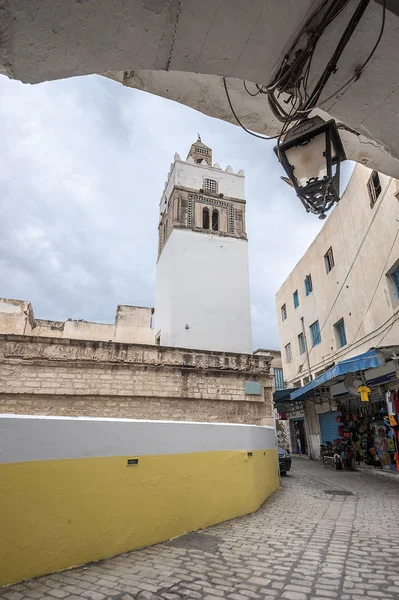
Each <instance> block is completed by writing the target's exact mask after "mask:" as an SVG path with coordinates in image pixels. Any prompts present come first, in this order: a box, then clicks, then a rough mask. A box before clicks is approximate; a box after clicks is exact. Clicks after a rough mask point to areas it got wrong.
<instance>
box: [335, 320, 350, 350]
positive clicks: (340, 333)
mask: <svg viewBox="0 0 399 600" xmlns="http://www.w3.org/2000/svg"><path fill="white" fill-rule="evenodd" d="M334 327H335V331H336V333H337V340H338V345H339V347H340V348H342V346H346V344H347V341H346V332H345V323H344V320H343V319H342V320H341V321H339V322H338V323H337V324H336V325H334Z"/></svg>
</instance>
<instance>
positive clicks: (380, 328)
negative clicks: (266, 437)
mask: <svg viewBox="0 0 399 600" xmlns="http://www.w3.org/2000/svg"><path fill="white" fill-rule="evenodd" d="M398 200H399V182H398V181H397V180H395V179H393V178H392V177H388V176H385V175H382V174H379V173H377V172H376V171H371V170H370V169H367V168H366V167H363V166H361V165H357V166H356V167H355V170H354V172H353V175H352V177H351V180H350V182H349V184H348V187H347V189H346V191H345V193H344V194H343V196H342V198H341V200H340V202H339V204H338V205H337V206H336V208H335V209H334V211H333V212H332V213H331V215H330V216H329V218H328V220H327V222H326V223H325V225H324V227H323V229H322V230H321V231H320V233H319V234H318V236H317V237H316V238H315V240H314V241H313V242H312V244H311V245H310V247H309V248H308V250H307V251H306V253H305V254H304V256H303V257H302V258H301V259H300V261H299V262H298V264H297V265H296V267H295V268H294V270H293V271H292V272H291V273H290V275H289V277H288V278H287V279H286V281H285V282H284V283H283V285H282V286H281V288H280V289H279V291H278V292H277V295H276V303H277V313H278V321H279V330H280V343H281V350H282V362H283V370H284V377H285V380H286V382H285V383H286V387H288V388H292V387H293V388H297V387H298V388H301V389H299V390H297V391H296V392H292V391H291V393H290V390H289V389H288V390H287V398H286V399H285V400H284V399H282V402H280V403H279V404H278V408H279V410H280V411H283V412H288V413H289V422H290V425H291V427H290V431H291V444H292V447H293V449H294V450H296V451H299V452H303V453H305V454H309V455H310V456H311V457H313V458H317V457H318V456H319V445H320V444H321V443H322V442H326V441H332V440H334V439H336V438H338V437H339V433H338V432H339V422H338V416H339V415H340V414H341V413H340V410H341V411H343V412H344V413H345V414H350V412H351V411H350V409H349V408H348V406H351V407H352V410H353V411H360V414H361V411H362V406H361V405H362V402H361V401H360V395H359V393H358V391H357V390H358V386H359V384H364V383H366V385H367V386H369V387H370V389H371V397H372V402H370V408H368V410H373V409H374V407H375V406H376V404H375V403H378V402H380V406H384V393H385V391H387V390H393V389H394V390H396V389H397V388H398V385H399V380H398V379H397V377H398V374H399V368H398V367H399V363H398V361H396V360H395V357H396V355H397V354H398V342H399V202H398ZM369 351H370V352H369ZM365 353H367V354H365ZM354 357H356V359H355V358H354ZM351 358H354V360H353V361H351V363H349V364H348V363H346V364H345V363H343V362H342V361H346V360H347V359H351ZM346 373H349V375H348V377H346V375H345V374H346ZM379 414H380V413H379ZM381 418H382V417H381Z"/></svg>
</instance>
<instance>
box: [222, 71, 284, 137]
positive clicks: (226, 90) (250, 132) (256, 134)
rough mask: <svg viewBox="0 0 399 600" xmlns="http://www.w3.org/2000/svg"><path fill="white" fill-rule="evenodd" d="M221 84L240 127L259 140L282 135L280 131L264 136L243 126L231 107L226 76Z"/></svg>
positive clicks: (231, 107)
mask: <svg viewBox="0 0 399 600" xmlns="http://www.w3.org/2000/svg"><path fill="white" fill-rule="evenodd" d="M223 85H224V89H225V92H226V96H227V100H228V103H229V106H230V109H231V112H232V113H233V115H234V118H235V120H236V121H237V123H238V124H239V125H240V127H242V128H243V130H244V131H246V132H247V133H249V134H250V135H253V136H254V137H257V138H259V139H261V140H275V139H278V138H280V137H281V135H282V133H281V132H280V133H279V134H278V135H273V136H270V137H268V136H264V135H259V134H258V133H254V132H253V131H250V130H249V129H247V128H246V127H245V125H243V124H242V123H241V121H240V119H239V118H238V117H237V114H236V112H235V110H234V108H233V105H232V103H231V99H230V94H229V92H228V89H227V84H226V78H225V77H223Z"/></svg>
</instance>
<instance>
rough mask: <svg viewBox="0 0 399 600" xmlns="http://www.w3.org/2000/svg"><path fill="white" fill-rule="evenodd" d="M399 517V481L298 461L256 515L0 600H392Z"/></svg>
mask: <svg viewBox="0 0 399 600" xmlns="http://www.w3.org/2000/svg"><path fill="white" fill-rule="evenodd" d="M332 491H335V493H331V492H332ZM398 523H399V481H398V482H396V481H392V480H391V479H386V478H384V477H377V476H375V475H371V474H370V475H369V474H365V473H360V472H355V473H351V472H336V471H333V470H330V469H325V468H324V467H323V466H322V465H321V464H320V463H315V462H310V461H307V460H301V459H294V460H293V469H292V471H291V473H290V474H289V475H288V476H287V477H285V478H283V480H282V487H281V489H280V491H278V492H277V493H275V494H274V496H273V497H272V498H271V499H270V500H269V501H267V502H266V503H265V504H264V506H263V507H262V508H261V509H260V510H259V511H258V512H257V513H255V514H253V515H249V516H246V517H242V518H240V519H237V520H235V521H229V522H227V523H223V524H221V525H218V526H215V527H212V528H209V529H207V530H206V531H202V532H197V533H193V534H188V535H186V536H183V537H181V538H177V539H175V540H172V541H171V542H168V543H163V544H159V545H157V546H154V547H152V548H148V549H144V550H140V551H135V552H129V553H125V554H123V555H121V556H118V557H116V558H113V559H109V560H103V561H100V562H97V563H93V564H91V565H88V566H85V567H79V568H75V569H71V570H69V571H64V572H63V573H58V574H54V575H49V576H45V577H41V578H39V579H36V580H31V581H29V582H25V583H23V584H18V585H14V586H12V587H10V588H7V589H3V590H2V591H1V592H0V598H1V599H4V600H25V599H35V598H36V599H38V600H39V599H46V600H47V599H49V600H50V599H53V600H54V598H60V599H65V600H82V598H89V599H91V600H106V599H108V598H109V599H121V600H158V599H159V600H182V599H186V600H189V599H192V600H196V599H197V600H221V599H223V598H225V599H228V600H248V599H251V598H253V599H255V600H257V599H259V600H278V599H279V598H281V599H284V600H328V599H331V600H332V599H337V600H365V599H366V598H373V599H375V600H378V599H381V600H395V599H399V529H398Z"/></svg>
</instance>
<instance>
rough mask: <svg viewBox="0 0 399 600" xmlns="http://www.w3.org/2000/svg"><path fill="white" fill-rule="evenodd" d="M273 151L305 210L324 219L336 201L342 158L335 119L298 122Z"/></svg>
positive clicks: (337, 198)
mask: <svg viewBox="0 0 399 600" xmlns="http://www.w3.org/2000/svg"><path fill="white" fill-rule="evenodd" d="M274 152H275V153H276V155H277V158H278V159H279V161H280V162H281V164H282V165H283V167H284V170H285V172H286V173H287V175H288V178H289V181H288V183H290V184H291V185H292V186H293V187H294V188H295V191H296V193H297V196H298V198H299V199H300V200H301V202H302V204H303V205H304V207H305V208H306V211H307V212H312V213H314V214H316V215H318V216H319V218H320V219H325V218H326V214H325V213H326V212H327V211H328V210H329V209H330V208H331V207H332V206H333V204H334V203H335V202H338V201H339V174H340V163H341V162H342V161H344V160H346V156H345V151H344V148H343V145H342V142H341V138H340V136H339V133H338V129H337V126H336V123H335V121H334V120H331V121H323V119H321V118H320V117H313V118H311V119H306V120H305V121H302V122H301V123H300V124H299V125H297V126H295V127H293V128H292V129H290V130H289V132H288V133H287V135H286V136H285V138H284V140H283V142H282V143H280V144H278V145H277V146H276V147H275V148H274ZM283 179H284V181H287V179H286V178H283Z"/></svg>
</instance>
